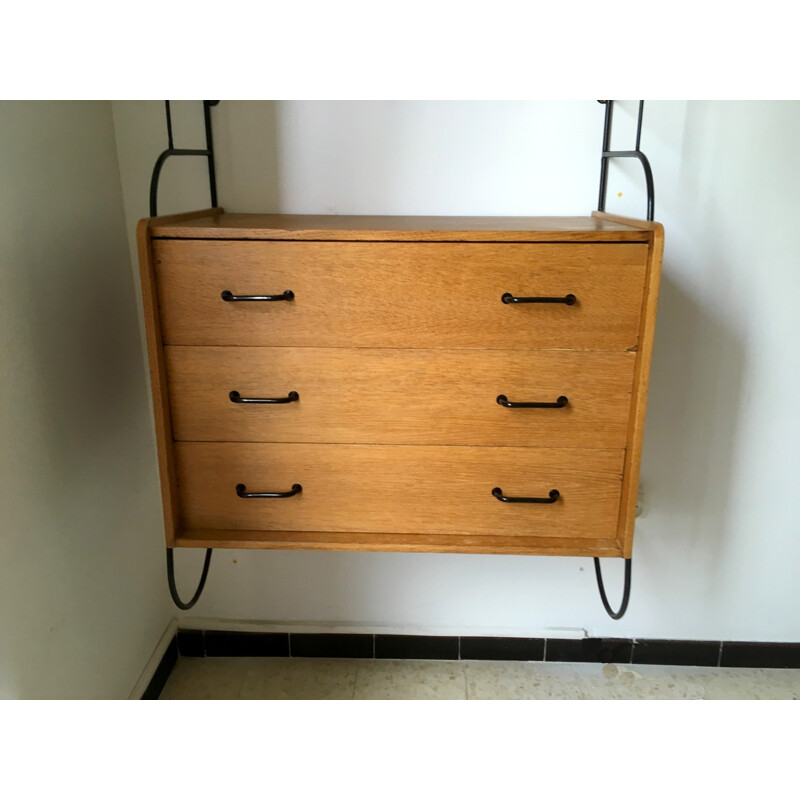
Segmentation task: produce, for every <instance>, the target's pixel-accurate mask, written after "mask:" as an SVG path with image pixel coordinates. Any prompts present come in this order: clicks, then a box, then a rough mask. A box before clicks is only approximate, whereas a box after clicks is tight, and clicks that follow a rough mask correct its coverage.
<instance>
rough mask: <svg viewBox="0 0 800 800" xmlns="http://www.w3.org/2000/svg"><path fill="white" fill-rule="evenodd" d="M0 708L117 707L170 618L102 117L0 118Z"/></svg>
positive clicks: (12, 110) (83, 109)
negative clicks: (3, 703)
mask: <svg viewBox="0 0 800 800" xmlns="http://www.w3.org/2000/svg"><path fill="white" fill-rule="evenodd" d="M0 272H1V273H2V276H3V284H2V291H0V354H2V355H0V447H1V448H2V458H1V459H0V509H2V531H0V697H2V698H64V699H72V698H111V699H114V698H121V699H124V698H127V697H128V695H129V693H130V692H131V690H132V689H133V688H134V684H135V683H136V681H137V679H138V678H139V677H140V673H141V672H142V670H143V669H144V668H145V665H146V664H147V661H148V658H149V657H150V655H151V653H152V651H153V648H154V647H156V645H157V643H158V642H159V638H160V637H161V634H162V633H163V632H164V630H165V628H166V626H167V624H168V623H169V621H170V619H171V618H172V616H173V615H172V612H171V611H170V603H169V596H168V594H167V593H166V591H165V589H164V565H163V559H164V555H163V553H164V550H163V525H162V523H161V519H160V517H161V514H160V505H159V494H158V482H157V478H156V474H155V472H154V466H155V463H156V462H155V437H154V435H153V433H152V424H151V421H150V409H149V400H148V396H147V388H146V384H145V372H144V363H143V359H142V353H141V348H140V346H139V336H138V317H137V307H136V302H135V294H134V284H133V276H132V274H131V271H130V262H129V257H128V250H127V241H126V234H125V220H124V217H123V209H122V194H121V188H120V181H119V171H118V166H117V159H116V149H115V140H114V129H113V120H112V116H111V104H110V103H109V102H2V103H0Z"/></svg>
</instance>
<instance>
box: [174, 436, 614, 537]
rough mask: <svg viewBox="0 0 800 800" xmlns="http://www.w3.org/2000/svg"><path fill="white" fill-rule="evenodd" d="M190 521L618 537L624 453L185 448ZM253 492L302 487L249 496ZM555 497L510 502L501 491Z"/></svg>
mask: <svg viewBox="0 0 800 800" xmlns="http://www.w3.org/2000/svg"><path fill="white" fill-rule="evenodd" d="M175 453H176V460H177V472H178V491H179V497H180V504H181V513H182V517H183V520H182V521H183V527H184V529H187V530H192V529H214V530H265V531H270V530H277V531H333V532H336V531H340V532H347V531H351V532H371V533H442V534H453V535H457V534H459V533H461V534H496V535H501V536H506V537H507V536H517V535H518V536H526V537H531V536H543V537H549V538H553V537H570V538H586V539H609V538H613V537H614V535H615V533H616V525H617V516H618V512H619V498H620V488H621V472H622V460H623V451H622V450H578V449H573V450H569V449H562V450H555V449H553V450H548V449H529V448H517V447H515V448H509V447H499V448H493V447H429V446H399V445H398V446H393V445H317V444H233V443H228V442H218V443H200V442H179V443H177V444H176V445H175ZM238 484H243V485H244V487H245V489H244V491H246V492H288V491H289V490H290V489H291V487H292V486H293V485H294V484H300V485H301V486H302V492H300V493H299V494H295V495H294V496H291V497H281V498H243V497H239V496H238V495H237V491H236V487H237V485H238ZM495 488H499V489H501V490H502V491H503V492H504V496H506V497H537V498H546V499H549V493H550V492H551V491H552V490H553V489H556V490H558V492H559V493H560V496H559V497H558V499H557V500H556V501H555V502H551V503H519V502H504V501H501V500H498V499H497V498H496V497H494V496H493V494H492V490H493V489H495Z"/></svg>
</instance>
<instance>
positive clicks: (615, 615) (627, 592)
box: [594, 557, 631, 619]
mask: <svg viewBox="0 0 800 800" xmlns="http://www.w3.org/2000/svg"><path fill="white" fill-rule="evenodd" d="M594 574H595V576H596V577H597V588H598V589H599V590H600V599H601V600H602V601H603V606H604V608H605V610H606V611H607V612H608V616H609V617H611V619H622V616H623V615H624V614H625V612H626V611H627V609H628V600H630V599H631V559H629V558H626V559H625V586H624V588H623V590H622V604H621V605H620V607H619V611H612V610H611V606H610V605H609V604H608V598H607V597H606V589H605V586H603V573H602V572H601V571H600V559H599V558H597V557H595V559H594Z"/></svg>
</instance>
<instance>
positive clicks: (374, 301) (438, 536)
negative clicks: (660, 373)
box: [138, 101, 663, 619]
mask: <svg viewBox="0 0 800 800" xmlns="http://www.w3.org/2000/svg"><path fill="white" fill-rule="evenodd" d="M611 107H612V105H611V101H608V102H607V103H606V119H605V128H604V137H603V151H602V158H601V196H600V206H601V208H600V209H599V210H598V211H596V212H593V214H592V215H591V216H588V217H516V218H509V217H483V218H481V217H345V216H308V215H300V216H292V215H277V214H226V213H225V212H224V211H223V210H222V209H221V208H211V209H208V210H205V211H197V212H192V213H189V214H182V215H176V216H171V217H155V216H154V217H152V218H150V219H146V220H142V222H141V223H140V226H139V231H138V242H139V254H140V265H141V276H142V286H143V298H144V311H145V320H146V328H147V334H148V348H149V355H150V368H151V377H152V386H153V398H154V407H155V417H156V431H157V436H158V442H159V459H160V470H161V484H162V494H163V498H164V514H165V526H166V534H167V548H168V549H167V567H168V579H169V587H170V591H171V594H172V597H173V599H174V601H175V603H176V604H177V605H178V607H179V608H184V609H185V608H190V607H191V606H192V605H193V604H194V603H195V602H196V601H197V598H198V597H199V596H200V592H201V591H202V588H203V585H204V583H205V580H206V577H207V574H208V568H209V562H210V558H211V553H212V551H213V549H214V548H267V549H335V550H379V551H405V552H458V553H507V554H526V555H571V556H589V557H592V558H594V560H595V569H596V577H597V581H598V586H599V589H600V595H601V599H602V601H603V605H604V607H605V609H606V611H607V612H608V613H609V614H610V615H611V616H612V618H614V619H619V618H620V617H621V616H622V615H623V614H624V613H625V610H626V608H627V605H628V600H629V596H630V582H631V580H630V579H631V550H632V544H633V527H634V517H635V507H636V494H637V486H638V474H639V459H640V454H641V444H642V435H643V427H644V412H645V406H646V397H647V384H648V376H649V368H650V357H651V352H652V339H653V329H654V322H655V311H656V301H657V295H658V284H659V275H660V267H661V253H662V244H663V230H662V228H661V226H660V225H659V224H658V223H655V222H653V221H651V220H650V221H643V220H633V219H627V218H621V217H615V216H613V215H610V214H607V213H605V212H604V211H603V209H602V206H603V204H604V195H605V184H606V181H607V163H608V159H610V158H614V157H631V154H632V153H633V154H635V153H640V150H639V139H640V135H641V110H642V107H641V106H640V117H639V130H638V132H637V142H636V149H635V150H634V151H610V150H609V149H608V144H609V142H610V125H611ZM167 110H168V117H167V118H168V129H169V142H170V148H169V149H168V150H167V151H165V153H163V154H162V156H161V157H160V159H159V163H157V164H156V170H154V175H153V183H152V191H151V200H152V207H153V208H155V207H156V196H157V191H158V177H159V176H158V171H159V170H160V166H161V165H162V164H163V161H164V160H165V158H166V157H169V155H170V154H172V155H180V154H181V151H175V149H174V148H173V147H172V134H171V123H170V121H169V107H168V106H167ZM204 110H205V114H206V124H207V141H208V149H207V151H184V154H192V155H204V156H206V157H208V158H209V163H210V164H211V166H210V169H209V179H210V180H212V181H213V176H214V171H213V144H212V137H211V132H210V105H209V104H208V103H206V104H205V106H204ZM635 157H637V158H638V159H639V160H640V162H641V163H642V164H643V165H645V173H646V175H650V170H649V164H647V161H646V159H645V158H644V157H643V155H641V153H640V155H638V156H635ZM647 183H648V216H651V212H652V208H653V200H652V185H651V184H652V176H650V178H648V179H647ZM214 194H215V187H212V196H213V195H214ZM176 547H194V548H198V547H199V548H206V558H205V563H204V568H203V574H202V579H201V582H200V585H199V586H198V589H197V591H196V592H195V594H194V596H193V598H192V599H191V600H190V601H188V602H184V601H182V600H181V599H180V597H179V596H178V593H177V591H176V589H175V581H174V561H173V558H174V555H173V548H176ZM603 557H616V558H623V559H625V561H626V564H625V586H624V590H623V599H622V603H621V606H620V608H619V610H618V611H616V612H615V611H613V610H612V609H611V607H610V604H609V603H608V599H607V596H606V592H605V587H604V585H603V581H602V573H601V570H600V561H599V559H600V558H603Z"/></svg>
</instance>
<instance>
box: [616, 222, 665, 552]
mask: <svg viewBox="0 0 800 800" xmlns="http://www.w3.org/2000/svg"><path fill="white" fill-rule="evenodd" d="M649 224H650V225H652V226H653V227H652V232H653V242H652V245H651V247H650V251H649V256H648V267H647V281H646V284H645V291H644V298H643V302H642V314H641V322H640V325H641V331H640V334H639V349H638V351H637V353H636V366H635V368H634V382H633V395H632V397H631V409H630V416H629V433H628V446H627V449H626V453H625V473H624V480H623V485H622V495H621V498H620V515H619V523H618V531H619V533H618V536H619V539H620V541H621V543H622V550H623V552H622V554H623V557H624V558H630V557H631V554H632V552H633V531H634V524H635V521H636V501H637V499H638V492H639V471H640V468H641V462H642V442H643V440H644V427H645V412H646V410H647V390H648V387H649V384H650V365H651V361H652V357H653V339H654V337H655V327H656V312H657V310H658V290H659V286H660V283H661V262H662V256H663V251H664V228H663V227H662V226H661V225H660V224H659V223H649Z"/></svg>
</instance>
